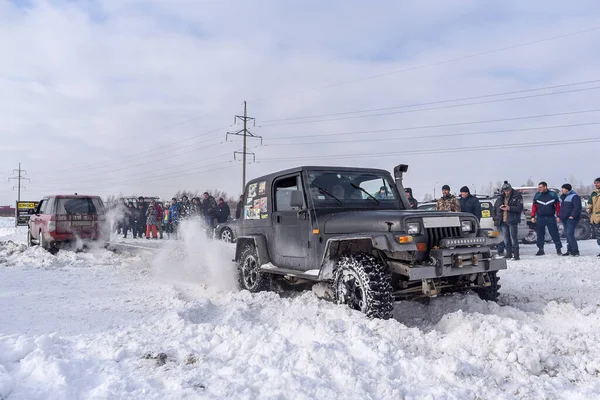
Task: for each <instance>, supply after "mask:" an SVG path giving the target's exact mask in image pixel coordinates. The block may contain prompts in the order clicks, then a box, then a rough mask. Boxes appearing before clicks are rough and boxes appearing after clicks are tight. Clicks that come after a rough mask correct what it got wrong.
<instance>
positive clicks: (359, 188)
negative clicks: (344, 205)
mask: <svg viewBox="0 0 600 400" xmlns="http://www.w3.org/2000/svg"><path fill="white" fill-rule="evenodd" d="M350 185H351V186H352V187H353V188H354V189H358V190H360V191H361V192H363V193H365V194H366V195H367V196H369V197H370V198H372V199H373V200H375V201H376V202H377V204H379V200H377V199H376V198H375V196H373V195H372V194H371V193H369V192H367V191H366V190H365V189H364V188H361V187H360V186H358V185H355V184H354V183H352V182H350Z"/></svg>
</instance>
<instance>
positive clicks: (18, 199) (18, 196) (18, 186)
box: [8, 163, 31, 201]
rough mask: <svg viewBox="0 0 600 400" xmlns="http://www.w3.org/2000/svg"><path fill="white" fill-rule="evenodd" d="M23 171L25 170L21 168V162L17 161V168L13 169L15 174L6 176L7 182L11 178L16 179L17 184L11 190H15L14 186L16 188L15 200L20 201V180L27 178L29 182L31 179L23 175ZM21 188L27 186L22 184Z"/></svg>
mask: <svg viewBox="0 0 600 400" xmlns="http://www.w3.org/2000/svg"><path fill="white" fill-rule="evenodd" d="M23 173H27V171H25V170H24V169H21V163H19V169H13V174H17V176H11V177H10V178H8V181H9V182H10V181H11V180H17V181H18V184H17V186H13V190H15V188H17V189H18V195H17V201H21V180H27V181H29V182H31V179H29V178H26V177H24V176H23ZM23 189H27V188H26V187H25V186H23Z"/></svg>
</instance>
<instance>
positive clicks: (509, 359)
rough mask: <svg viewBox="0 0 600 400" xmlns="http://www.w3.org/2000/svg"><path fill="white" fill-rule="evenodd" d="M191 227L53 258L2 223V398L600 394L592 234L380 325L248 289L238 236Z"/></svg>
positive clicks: (401, 310) (294, 297)
mask: <svg viewBox="0 0 600 400" xmlns="http://www.w3.org/2000/svg"><path fill="white" fill-rule="evenodd" d="M186 237H187V238H188V239H186V240H183V241H180V242H177V243H175V242H173V241H171V242H168V243H166V246H165V243H164V242H161V245H162V247H163V248H162V249H158V245H157V244H156V243H158V242H157V241H144V240H137V241H133V240H127V241H126V243H127V244H133V245H135V246H149V247H150V246H153V247H156V248H154V249H150V250H143V249H139V248H137V247H131V250H130V251H129V250H127V249H126V248H119V250H118V252H117V253H114V252H111V251H107V250H104V249H91V250H90V251H88V252H81V253H74V252H70V251H60V252H59V253H58V254H57V255H56V256H54V255H51V254H49V253H47V252H45V251H42V250H40V249H38V248H27V247H26V246H25V244H24V242H25V230H23V229H18V230H16V229H15V228H14V225H13V220H12V219H10V218H0V399H2V400H7V399H10V400H17V399H28V400H29V399H184V398H189V399H204V398H206V399H216V398H239V399H257V398H268V399H287V398H294V399H336V398H344V399H350V398H351V399H424V398H425V399H513V398H527V399H531V398H535V399H538V398H543V399H555V398H560V399H569V400H571V399H591V398H598V397H599V396H600V376H599V374H600V305H599V302H600V297H599V296H598V292H597V291H596V290H595V286H596V283H597V282H599V281H600V259H598V258H597V257H595V256H596V254H597V253H598V251H599V250H598V248H597V245H596V243H595V241H586V242H582V243H581V250H582V254H584V256H582V257H579V258H564V257H557V256H553V255H548V256H545V257H542V258H537V257H534V256H533V253H534V251H535V247H534V246H533V247H530V246H528V247H524V250H523V257H522V261H520V262H510V263H509V269H508V270H507V271H504V272H502V273H501V282H500V283H501V284H502V289H501V291H502V296H501V298H500V302H499V304H496V303H490V302H484V301H481V300H479V298H478V297H477V296H476V295H467V294H463V295H453V296H444V297H441V298H437V299H433V300H432V301H431V302H430V303H429V304H423V303H416V302H401V303H398V304H397V305H396V308H395V317H396V318H395V319H394V320H389V321H380V320H369V319H367V318H365V317H364V316H362V315H361V314H359V313H357V312H354V311H350V310H349V309H347V308H345V307H342V306H336V305H334V304H331V303H329V302H326V301H323V300H319V299H317V298H316V296H315V295H314V294H313V293H312V292H300V293H283V294H281V295H278V294H275V293H260V294H250V293H248V292H240V291H239V290H238V289H237V284H236V273H235V268H234V267H233V265H232V263H231V258H232V256H233V254H232V253H233V246H231V245H227V244H224V243H217V242H207V241H206V240H205V239H203V238H202V235H198V234H191V235H187V236H186ZM209 283H210V284H209Z"/></svg>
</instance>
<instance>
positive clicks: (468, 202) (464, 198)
mask: <svg viewBox="0 0 600 400" xmlns="http://www.w3.org/2000/svg"><path fill="white" fill-rule="evenodd" d="M459 202H460V211H461V212H467V213H471V214H473V215H474V216H475V218H477V221H481V203H480V202H479V199H478V198H477V197H475V196H473V195H472V194H471V191H470V190H469V188H468V187H467V186H463V187H461V188H460V200H459Z"/></svg>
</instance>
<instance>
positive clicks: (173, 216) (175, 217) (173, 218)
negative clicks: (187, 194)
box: [169, 197, 179, 239]
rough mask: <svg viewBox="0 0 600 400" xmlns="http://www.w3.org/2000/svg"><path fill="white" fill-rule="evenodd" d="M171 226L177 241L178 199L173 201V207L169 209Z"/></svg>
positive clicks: (174, 198)
mask: <svg viewBox="0 0 600 400" xmlns="http://www.w3.org/2000/svg"><path fill="white" fill-rule="evenodd" d="M169 225H171V233H173V236H174V237H175V239H177V234H178V232H179V203H178V202H177V198H176V197H173V198H172V199H171V207H169Z"/></svg>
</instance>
